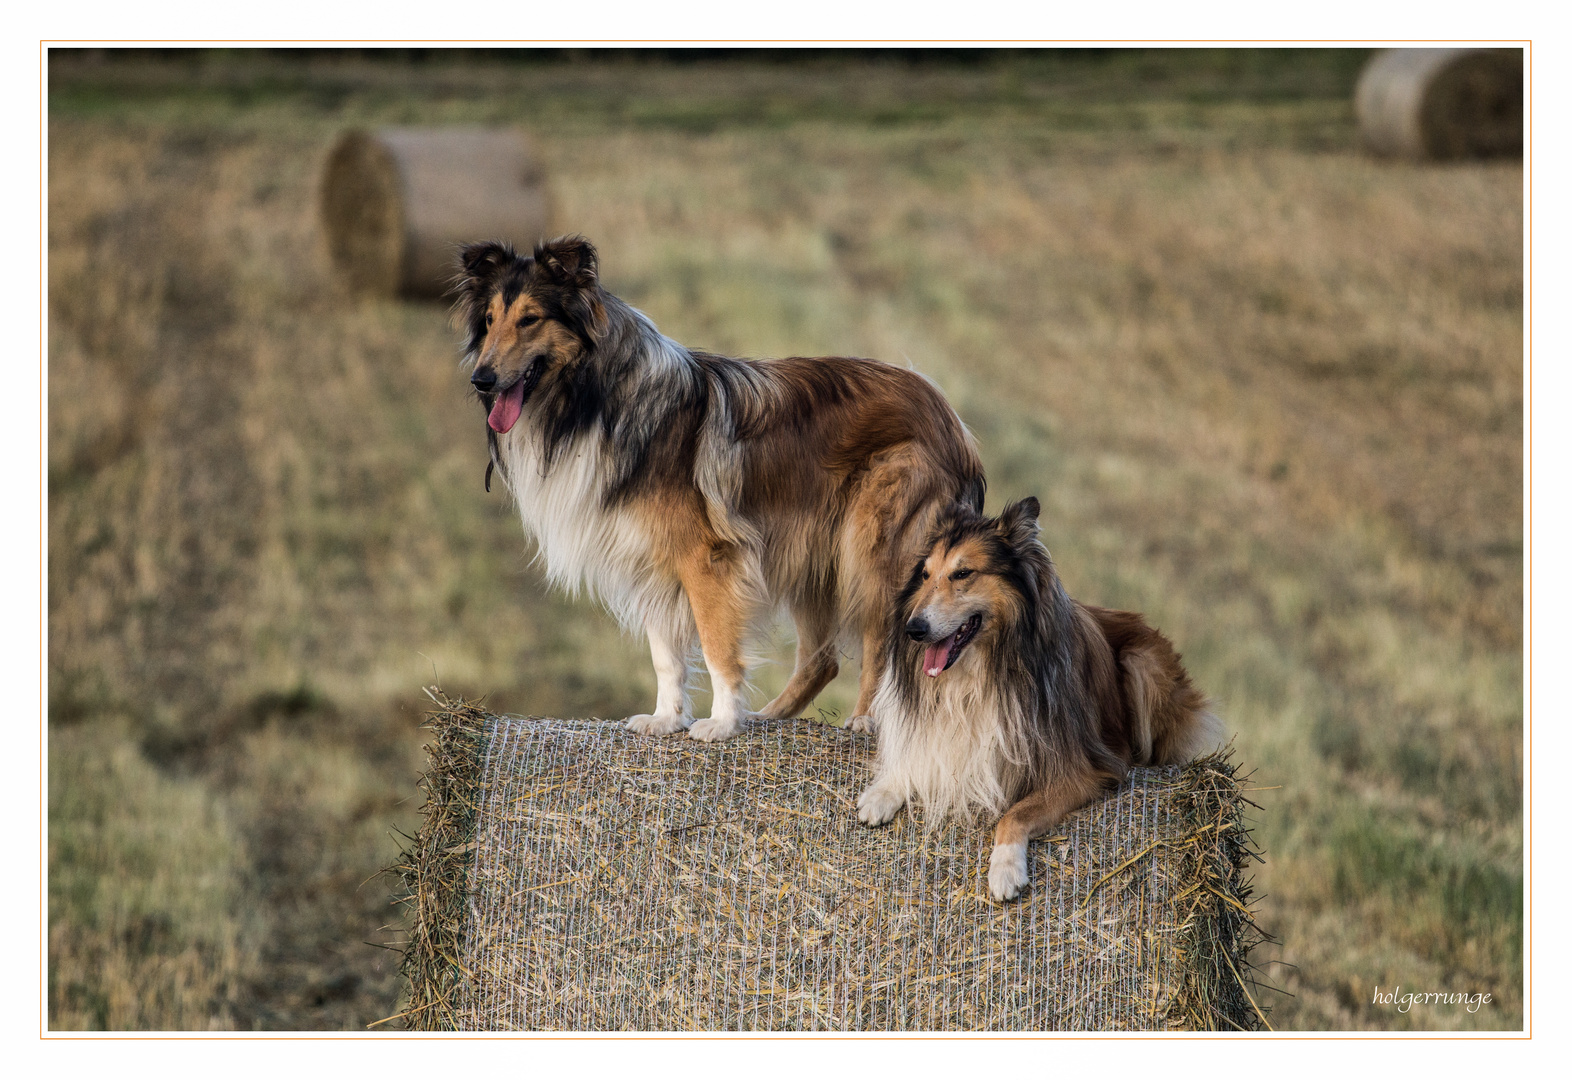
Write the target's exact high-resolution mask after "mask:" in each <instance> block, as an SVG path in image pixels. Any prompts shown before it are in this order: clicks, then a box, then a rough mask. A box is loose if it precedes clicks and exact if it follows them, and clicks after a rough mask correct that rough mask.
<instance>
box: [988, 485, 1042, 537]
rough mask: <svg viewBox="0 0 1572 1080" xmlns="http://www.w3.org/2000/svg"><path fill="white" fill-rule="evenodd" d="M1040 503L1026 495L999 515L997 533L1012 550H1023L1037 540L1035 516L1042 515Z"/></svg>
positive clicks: (1033, 497)
mask: <svg viewBox="0 0 1572 1080" xmlns="http://www.w3.org/2000/svg"><path fill="white" fill-rule="evenodd" d="M1042 510H1043V507H1042V503H1040V502H1038V501H1037V496H1035V495H1028V496H1026V498H1024V499H1022V500H1021V501H1020V502H1013V503H1011V504H1010V505H1009V506H1006V507H1005V508H1004V513H1002V514H1000V515H999V531H1000V532H1002V533H1004V536H1005V539H1006V540H1008V541H1009V542H1010V546H1011V547H1014V548H1017V549H1019V548H1023V547H1025V546H1026V545H1028V544H1030V543H1032V541H1034V540H1036V539H1037V532H1038V526H1037V516H1038V515H1039V514H1041V513H1042Z"/></svg>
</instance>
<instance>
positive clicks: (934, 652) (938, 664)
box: [922, 630, 961, 679]
mask: <svg viewBox="0 0 1572 1080" xmlns="http://www.w3.org/2000/svg"><path fill="white" fill-rule="evenodd" d="M960 633H961V632H960V630H956V631H955V633H953V634H951V635H950V636H949V637H947V638H945V639H944V640H943V641H936V642H934V643H933V644H932V645H929V646H928V647H927V648H926V649H924V650H923V652H922V670H923V672H924V673H925V674H926V675H927V676H928V678H930V679H934V678H937V677H938V675H939V672H941V671H943V670H944V669H945V666H946V665H947V664H948V663H949V662H950V646H952V645H954V644H955V639H956V638H957V637H959V636H960Z"/></svg>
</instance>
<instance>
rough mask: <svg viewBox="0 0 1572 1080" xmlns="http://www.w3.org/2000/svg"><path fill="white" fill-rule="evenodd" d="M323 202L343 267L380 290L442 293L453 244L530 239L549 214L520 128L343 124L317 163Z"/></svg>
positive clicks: (331, 244)
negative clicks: (358, 127) (353, 127)
mask: <svg viewBox="0 0 1572 1080" xmlns="http://www.w3.org/2000/svg"><path fill="white" fill-rule="evenodd" d="M321 210H322V225H323V229H324V231H325V232H326V233H327V240H328V249H329V250H330V251H331V252H332V255H333V262H334V265H335V266H337V268H338V270H339V273H341V274H342V275H343V277H344V279H345V281H346V282H347V283H348V285H349V286H350V288H351V289H353V290H354V291H356V292H367V293H374V294H377V295H382V296H391V295H393V294H394V293H400V292H401V293H404V294H406V295H410V296H441V295H442V294H443V293H444V292H446V291H447V288H448V285H449V284H450V282H451V280H452V277H453V273H454V262H453V260H454V254H455V248H456V247H457V246H458V245H459V244H464V243H468V242H470V241H473V240H505V241H509V242H511V243H514V244H517V245H519V246H520V247H526V248H527V247H530V246H532V245H533V244H534V243H535V242H536V241H537V240H539V239H540V238H541V237H542V236H544V235H546V234H547V233H548V232H549V231H550V230H549V225H550V218H551V208H550V204H549V199H548V196H547V193H546V190H545V187H544V185H543V184H542V182H541V172H540V168H539V163H538V161H537V160H536V158H535V156H534V154H533V153H532V152H531V150H530V147H529V143H528V142H527V141H526V140H525V138H524V136H523V134H522V133H520V132H518V131H515V130H512V129H490V128H382V129H381V130H379V131H375V132H366V131H349V132H346V133H345V134H344V135H343V136H342V137H340V139H339V140H338V142H337V144H335V145H334V147H333V149H332V151H331V152H330V153H329V154H328V159H327V164H326V166H325V168H324V169H323V172H322V189H321Z"/></svg>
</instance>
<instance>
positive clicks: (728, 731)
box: [688, 716, 742, 742]
mask: <svg viewBox="0 0 1572 1080" xmlns="http://www.w3.org/2000/svg"><path fill="white" fill-rule="evenodd" d="M741 730H742V721H740V720H734V719H728V718H726V717H724V716H707V717H705V718H704V719H703V720H695V721H694V722H693V726H692V727H690V728H689V729H688V734H689V735H691V736H692V737H693V738H695V739H697V740H699V742H724V741H726V740H727V739H729V738H731V737H732V736H734V735H736V734H737V733H738V732H739V731H741Z"/></svg>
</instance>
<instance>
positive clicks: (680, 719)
mask: <svg viewBox="0 0 1572 1080" xmlns="http://www.w3.org/2000/svg"><path fill="white" fill-rule="evenodd" d="M691 723H693V720H692V718H690V717H687V716H682V715H680V714H676V715H671V716H659V715H656V716H651V715H649V714H648V713H645V714H644V715H642V716H630V717H628V730H629V731H636V732H638V733H639V734H640V735H675V734H676V733H677V732H679V731H681V730H683V729H684V728H686V727H687V726H688V725H689V724H691Z"/></svg>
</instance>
